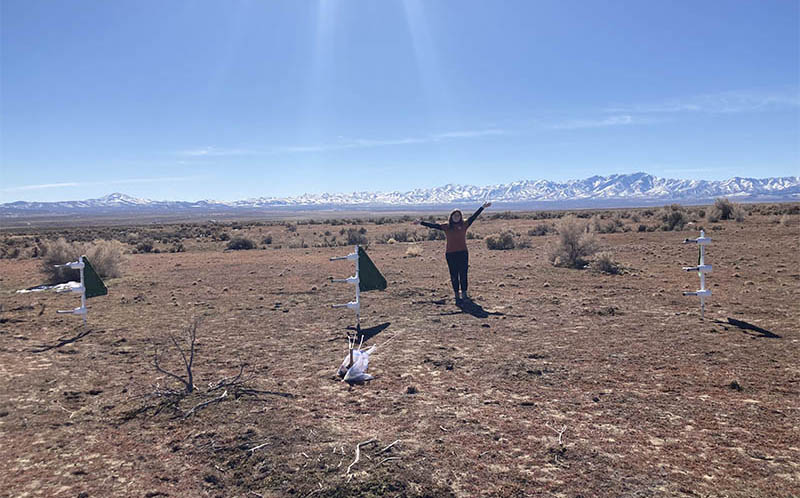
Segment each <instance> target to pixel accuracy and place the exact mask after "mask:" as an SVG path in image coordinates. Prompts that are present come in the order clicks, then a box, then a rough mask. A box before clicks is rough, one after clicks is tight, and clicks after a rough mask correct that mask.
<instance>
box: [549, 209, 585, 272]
mask: <svg viewBox="0 0 800 498" xmlns="http://www.w3.org/2000/svg"><path fill="white" fill-rule="evenodd" d="M556 230H557V231H558V240H557V242H556V244H555V245H554V246H553V247H551V249H550V253H549V255H548V259H549V260H550V262H551V263H553V265H555V266H561V267H565V268H583V267H584V266H586V258H588V257H589V256H591V255H593V254H594V253H595V252H597V239H595V235H594V233H592V232H589V231H587V223H586V222H585V221H580V220H578V219H577V218H575V217H574V216H567V217H564V218H562V219H561V220H560V221H559V222H558V224H557V225H556Z"/></svg>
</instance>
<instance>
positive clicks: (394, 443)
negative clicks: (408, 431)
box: [377, 439, 400, 455]
mask: <svg viewBox="0 0 800 498" xmlns="http://www.w3.org/2000/svg"><path fill="white" fill-rule="evenodd" d="M399 442H400V439H398V440H397V441H395V442H393V443H392V444H390V445H389V446H387V447H386V448H384V449H382V450H381V451H379V452H378V453H377V454H378V455H380V454H381V453H383V452H384V451H386V450H388V449H389V448H391V447H392V446H394V445H396V444H397V443H399Z"/></svg>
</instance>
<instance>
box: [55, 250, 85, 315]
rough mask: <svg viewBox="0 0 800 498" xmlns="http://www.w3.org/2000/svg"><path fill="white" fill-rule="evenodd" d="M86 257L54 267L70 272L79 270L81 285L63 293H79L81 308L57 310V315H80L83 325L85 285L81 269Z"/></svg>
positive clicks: (83, 266)
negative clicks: (69, 270) (66, 269)
mask: <svg viewBox="0 0 800 498" xmlns="http://www.w3.org/2000/svg"><path fill="white" fill-rule="evenodd" d="M85 257H86V256H81V257H80V258H78V261H73V262H72V263H66V264H63V265H55V267H56V268H69V269H71V270H80V272H81V285H80V286H78V287H72V288H71V289H69V290H68V291H64V292H80V293H81V306H80V308H75V309H74V310H58V311H57V312H58V313H70V314H73V315H81V316H82V317H83V323H86V285H85V284H84V279H83V269H84V268H85V267H86V265H84V264H83V258H85Z"/></svg>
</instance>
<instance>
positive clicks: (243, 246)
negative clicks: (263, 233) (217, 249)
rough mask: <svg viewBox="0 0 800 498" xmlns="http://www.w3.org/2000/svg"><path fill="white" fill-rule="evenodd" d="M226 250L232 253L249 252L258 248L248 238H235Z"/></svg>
mask: <svg viewBox="0 0 800 498" xmlns="http://www.w3.org/2000/svg"><path fill="white" fill-rule="evenodd" d="M226 248H227V249H228V250H230V251H248V250H251V249H255V248H256V243H255V242H253V241H252V240H251V239H248V238H247V237H234V238H232V239H231V240H230V242H228V245H227V246H226Z"/></svg>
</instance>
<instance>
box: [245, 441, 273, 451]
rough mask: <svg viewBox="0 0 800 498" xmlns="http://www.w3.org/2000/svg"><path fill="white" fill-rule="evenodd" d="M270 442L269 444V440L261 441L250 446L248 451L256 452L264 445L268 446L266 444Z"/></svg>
mask: <svg viewBox="0 0 800 498" xmlns="http://www.w3.org/2000/svg"><path fill="white" fill-rule="evenodd" d="M268 444H269V441H267V442H266V443H261V444H259V445H258V446H253V447H252V448H250V449H249V450H247V451H249V452H250V453H255V452H256V450H260V449H261V448H263V447H264V446H266V445H268Z"/></svg>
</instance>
